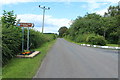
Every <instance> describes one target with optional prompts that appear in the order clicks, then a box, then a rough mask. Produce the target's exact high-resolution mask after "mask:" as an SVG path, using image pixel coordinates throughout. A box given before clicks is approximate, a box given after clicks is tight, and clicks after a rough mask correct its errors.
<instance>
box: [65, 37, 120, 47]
mask: <svg viewBox="0 0 120 80" xmlns="http://www.w3.org/2000/svg"><path fill="white" fill-rule="evenodd" d="M64 39H65V40H67V41H69V42H72V43H75V44H78V45H80V44H86V43H77V42H75V41H72V40H70V39H67V38H64ZM106 46H112V47H118V44H106Z"/></svg>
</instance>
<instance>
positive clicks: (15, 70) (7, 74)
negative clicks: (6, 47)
mask: <svg viewBox="0 0 120 80" xmlns="http://www.w3.org/2000/svg"><path fill="white" fill-rule="evenodd" d="M54 43H55V40H54V41H51V42H47V43H45V44H43V45H42V46H41V47H40V48H37V49H34V50H35V51H40V52H41V54H38V55H37V56H35V57H33V58H13V59H12V60H11V61H10V62H9V63H8V64H7V65H6V66H4V67H3V69H2V70H3V75H2V77H3V78H32V77H33V76H34V75H35V74H36V72H37V70H38V68H39V67H40V64H41V62H42V60H43V58H44V57H45V55H46V53H47V52H48V50H49V49H50V48H51V47H52V45H53V44H54Z"/></svg>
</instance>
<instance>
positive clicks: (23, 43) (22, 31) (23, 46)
mask: <svg viewBox="0 0 120 80" xmlns="http://www.w3.org/2000/svg"><path fill="white" fill-rule="evenodd" d="M22 52H24V27H22Z"/></svg>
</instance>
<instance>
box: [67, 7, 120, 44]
mask: <svg viewBox="0 0 120 80" xmlns="http://www.w3.org/2000/svg"><path fill="white" fill-rule="evenodd" d="M68 32H69V34H68V35H67V36H69V37H70V39H72V40H74V41H76V42H83V41H84V42H86V41H85V40H86V39H87V37H88V36H89V35H90V34H95V35H99V36H101V39H106V40H107V42H108V43H116V44H117V43H118V41H119V34H120V33H119V32H120V8H119V6H110V7H109V8H108V12H105V14H104V16H101V15H99V14H96V13H91V14H89V13H87V14H86V15H85V16H84V17H77V18H76V19H75V20H74V22H73V23H72V25H71V26H70V28H69V29H68ZM83 36H84V37H83ZM102 36H103V37H104V38H102ZM85 38H86V39H85ZM82 39H83V40H82ZM93 42H94V41H93ZM101 43H102V42H101Z"/></svg>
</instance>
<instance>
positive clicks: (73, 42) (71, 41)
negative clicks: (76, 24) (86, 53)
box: [64, 38, 86, 45]
mask: <svg viewBox="0 0 120 80" xmlns="http://www.w3.org/2000/svg"><path fill="white" fill-rule="evenodd" d="M64 39H65V40H67V41H69V42H72V43H75V44H78V45H80V44H86V43H78V42H75V41H72V40H70V39H67V38H64Z"/></svg>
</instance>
